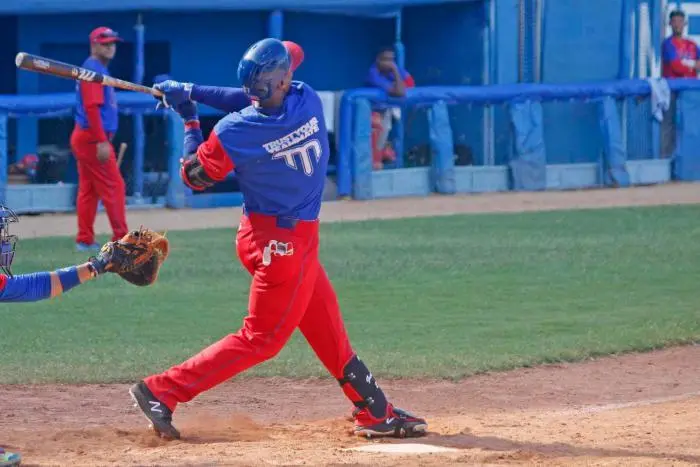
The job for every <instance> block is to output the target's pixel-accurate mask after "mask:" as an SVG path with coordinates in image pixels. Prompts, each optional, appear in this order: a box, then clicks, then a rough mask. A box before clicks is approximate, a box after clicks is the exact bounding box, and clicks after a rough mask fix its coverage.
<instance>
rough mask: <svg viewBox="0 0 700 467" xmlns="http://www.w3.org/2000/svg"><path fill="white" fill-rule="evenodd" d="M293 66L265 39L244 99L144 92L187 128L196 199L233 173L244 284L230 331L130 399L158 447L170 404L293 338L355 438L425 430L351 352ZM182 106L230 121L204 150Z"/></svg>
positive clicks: (308, 120) (301, 89) (219, 91)
mask: <svg viewBox="0 0 700 467" xmlns="http://www.w3.org/2000/svg"><path fill="white" fill-rule="evenodd" d="M302 60H303V51H302V50H301V48H300V47H299V46H298V45H297V44H294V43H291V42H281V41H278V40H276V39H264V40H261V41H259V42H257V43H255V44H253V45H252V46H251V47H250V48H249V49H248V50H247V51H246V52H245V54H244V56H243V58H242V59H241V61H240V63H239V66H238V78H239V80H240V81H241V83H242V85H243V88H242V90H240V89H231V88H211V87H208V88H205V87H200V86H195V85H192V84H190V83H178V82H173V81H166V82H163V83H159V84H156V85H155V86H154V87H155V88H157V89H159V90H161V91H162V92H163V93H164V95H165V103H166V104H167V105H170V106H172V107H174V109H175V110H176V111H177V112H178V113H179V114H180V115H181V116H182V118H183V120H184V121H185V128H186V130H185V151H186V156H185V157H184V158H183V161H182V165H181V172H180V174H181V177H182V179H183V181H184V182H185V183H186V184H187V185H188V186H189V187H191V188H192V189H193V190H202V189H206V188H207V187H210V186H212V185H213V184H215V183H216V182H218V181H221V180H223V179H224V178H225V177H226V176H227V175H228V174H229V173H230V172H231V171H235V174H236V176H237V178H238V181H239V184H240V187H241V191H242V193H243V197H244V203H245V204H244V214H243V217H242V219H241V222H240V225H239V228H238V233H237V237H236V246H237V253H238V257H239V259H240V261H241V262H242V264H243V265H244V267H245V268H246V269H247V270H248V272H249V273H250V274H251V275H252V277H253V279H252V285H251V289H250V296H249V302H248V315H247V316H246V318H245V319H244V321H243V326H242V328H241V329H240V330H239V331H238V332H236V333H235V334H229V335H227V336H225V337H223V338H222V339H221V340H219V341H218V342H215V343H214V344H212V345H211V346H209V347H207V348H205V349H204V350H202V351H201V352H200V353H198V354H197V355H195V356H193V357H191V358H190V359H189V360H187V361H185V362H183V363H181V364H179V365H176V366H173V367H172V368H170V369H169V370H166V371H165V372H163V373H160V374H156V375H152V376H149V377H147V378H145V379H144V380H143V381H140V382H139V383H137V384H135V385H134V386H132V388H131V389H130V393H131V396H132V397H133V398H134V400H135V402H136V403H137V405H138V406H139V407H140V409H141V410H142V411H143V413H144V414H145V415H146V417H147V418H148V419H149V420H150V421H151V423H152V425H153V428H154V430H155V431H156V432H157V433H159V434H160V435H161V436H163V437H167V438H179V437H180V433H179V432H178V430H177V429H176V428H175V427H174V426H173V424H172V415H173V411H174V410H175V408H176V407H177V405H178V404H179V403H181V402H187V401H190V400H192V399H193V398H194V397H196V396H197V395H198V394H200V393H202V392H203V391H206V390H208V389H210V388H212V387H214V386H216V385H218V384H220V383H221V382H223V381H226V380H227V379H229V378H231V377H233V376H235V375H237V374H239V373H241V372H242V371H245V370H247V369H248V368H251V367H252V366H254V365H257V364H259V363H261V362H263V361H265V360H268V359H270V358H272V357H274V356H275V355H277V353H278V352H279V351H280V350H282V348H283V347H284V345H285V344H286V342H287V341H288V340H289V338H290V337H291V335H292V333H293V332H294V330H295V329H297V328H298V329H300V330H301V332H302V334H303V335H304V337H305V338H306V340H307V341H308V342H309V344H310V345H311V347H312V348H313V349H314V352H315V353H316V355H317V356H318V358H319V359H320V360H321V362H322V363H323V365H324V366H325V367H326V368H327V369H328V371H329V372H330V373H331V374H332V375H333V376H334V377H335V378H336V379H337V381H338V383H339V384H340V386H341V388H342V390H343V392H344V393H345V395H346V396H347V397H348V398H349V399H350V401H351V402H352V403H353V404H354V405H355V410H354V412H353V415H354V418H355V428H354V431H355V433H357V434H358V435H363V436H396V437H403V436H418V435H421V434H424V433H425V431H426V429H427V423H426V421H425V420H423V419H422V418H418V417H415V416H413V415H411V414H410V413H408V412H406V411H403V410H400V409H398V408H396V407H394V406H393V405H392V404H391V403H390V402H389V401H388V400H387V397H386V396H385V394H384V392H383V391H382V389H381V388H380V387H379V385H378V384H377V382H376V381H375V379H374V377H373V375H372V373H371V372H370V371H369V369H368V368H367V367H366V366H365V364H364V363H363V362H362V361H361V360H360V359H359V358H358V356H357V355H356V353H355V352H354V350H353V348H352V346H351V344H350V342H349V339H348V335H347V332H346V329H345V325H344V322H343V318H342V316H341V313H340V309H339V307H338V300H337V297H336V294H335V291H334V290H333V286H332V285H331V282H330V281H329V279H328V276H327V275H326V271H325V270H324V268H323V266H322V265H321V263H320V261H319V254H318V248H319V219H318V216H319V211H320V207H321V197H322V193H323V187H324V183H325V178H326V167H327V163H328V156H329V148H328V136H327V131H326V128H325V123H324V118H323V110H322V106H321V100H320V98H319V96H318V95H317V94H316V92H315V91H314V90H313V89H312V88H311V87H310V86H309V85H308V84H305V83H303V82H299V81H292V73H293V71H294V70H295V69H296V68H297V67H298V66H299V65H300V63H301V61H302ZM204 94H206V95H207V97H203V96H204ZM243 95H245V96H247V98H242V96H243ZM191 99H194V100H199V101H207V103H208V104H209V105H212V101H217V100H218V104H219V105H215V106H216V107H218V108H220V109H222V110H225V111H227V112H230V113H229V114H228V115H226V116H225V117H224V118H222V119H221V120H219V122H218V123H217V124H216V126H215V127H214V129H213V131H212V132H211V134H210V135H209V137H208V139H207V140H206V141H204V140H203V136H202V132H201V130H200V128H199V120H198V116H197V108H196V104H195V103H194V102H193V101H192V100H191ZM251 102H252V104H251ZM214 103H215V102H214Z"/></svg>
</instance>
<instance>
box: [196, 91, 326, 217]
mask: <svg viewBox="0 0 700 467" xmlns="http://www.w3.org/2000/svg"><path fill="white" fill-rule="evenodd" d="M204 145H206V146H207V148H205V149H203V148H202V147H201V146H200V149H199V150H198V151H197V154H198V157H199V159H200V161H201V162H202V165H203V166H204V168H205V170H207V172H218V173H219V175H223V174H222V172H225V171H226V170H223V171H222V170H221V168H222V167H224V168H225V169H230V168H233V170H234V172H235V174H236V176H237V179H238V183H239V186H240V189H241V193H242V194H243V201H244V209H245V210H246V212H256V213H261V214H266V215H276V216H287V217H293V218H296V219H301V220H315V219H317V218H318V215H319V212H320V210H321V199H322V197H323V188H324V185H325V180H326V171H327V167H328V157H329V153H330V150H329V147H328V132H327V130H326V125H325V120H324V118H323V107H322V105H321V99H320V98H319V96H318V94H316V91H314V90H313V89H312V88H311V87H310V86H309V85H307V84H305V83H302V82H299V81H292V84H291V86H290V90H289V93H288V94H287V97H286V98H285V100H284V103H283V105H282V107H281V108H280V109H278V111H276V112H274V113H269V114H263V113H261V112H260V111H259V110H258V109H257V108H256V107H255V106H253V105H250V106H248V107H246V108H244V109H242V110H241V111H240V112H233V113H230V114H228V115H227V116H226V117H224V118H222V119H221V120H220V121H219V122H218V123H217V124H216V126H215V127H214V129H213V131H212V133H211V134H210V135H209V139H208V140H207V142H206V143H204ZM224 158H225V159H227V160H224Z"/></svg>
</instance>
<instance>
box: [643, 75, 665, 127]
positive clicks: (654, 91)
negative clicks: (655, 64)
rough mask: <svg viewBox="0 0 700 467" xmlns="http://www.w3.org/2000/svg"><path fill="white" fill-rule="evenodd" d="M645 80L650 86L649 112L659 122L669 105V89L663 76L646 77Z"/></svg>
mask: <svg viewBox="0 0 700 467" xmlns="http://www.w3.org/2000/svg"><path fill="white" fill-rule="evenodd" d="M647 81H648V82H649V86H651V113H652V114H653V115H654V118H655V119H656V120H658V121H659V122H661V121H662V120H663V119H664V112H666V111H668V109H669V107H670V106H671V89H670V88H669V87H668V81H666V80H665V79H664V78H647Z"/></svg>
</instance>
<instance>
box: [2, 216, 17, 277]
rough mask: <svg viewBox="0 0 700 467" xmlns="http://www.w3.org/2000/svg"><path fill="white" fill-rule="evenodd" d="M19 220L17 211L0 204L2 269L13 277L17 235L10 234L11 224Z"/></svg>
mask: <svg viewBox="0 0 700 467" xmlns="http://www.w3.org/2000/svg"><path fill="white" fill-rule="evenodd" d="M12 222H19V219H17V214H15V212H14V211H13V210H12V209H10V208H8V207H6V206H3V205H2V204H0V270H2V272H4V273H5V274H7V275H8V276H10V277H12V270H11V268H12V260H13V259H14V257H15V244H16V243H17V236H16V235H10V224H11V223H12Z"/></svg>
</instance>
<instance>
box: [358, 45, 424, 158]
mask: <svg viewBox="0 0 700 467" xmlns="http://www.w3.org/2000/svg"><path fill="white" fill-rule="evenodd" d="M365 85H366V86H369V87H373V88H379V89H381V90H383V91H384V92H386V93H387V94H388V95H389V96H391V97H404V96H405V95H406V89H408V88H413V87H415V86H416V82H415V80H414V79H413V76H411V74H410V73H409V72H408V71H406V70H405V69H403V68H401V67H399V65H398V64H397V63H396V53H395V52H394V48H393V47H384V48H382V49H381V50H380V51H379V53H378V54H377V57H376V59H375V61H374V63H373V64H372V66H370V68H369V72H368V73H367V79H366V82H365ZM400 117H401V109H399V108H398V107H392V106H390V105H388V104H382V103H377V102H375V103H373V104H372V136H371V138H372V167H373V168H374V169H375V170H381V169H382V168H384V162H394V161H395V160H396V153H395V152H394V149H393V148H392V147H391V145H390V144H388V138H389V133H390V132H391V127H392V122H393V119H394V118H397V119H398V118H400Z"/></svg>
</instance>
